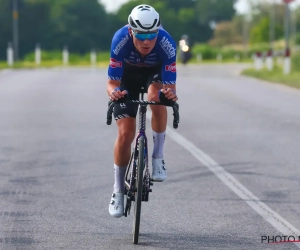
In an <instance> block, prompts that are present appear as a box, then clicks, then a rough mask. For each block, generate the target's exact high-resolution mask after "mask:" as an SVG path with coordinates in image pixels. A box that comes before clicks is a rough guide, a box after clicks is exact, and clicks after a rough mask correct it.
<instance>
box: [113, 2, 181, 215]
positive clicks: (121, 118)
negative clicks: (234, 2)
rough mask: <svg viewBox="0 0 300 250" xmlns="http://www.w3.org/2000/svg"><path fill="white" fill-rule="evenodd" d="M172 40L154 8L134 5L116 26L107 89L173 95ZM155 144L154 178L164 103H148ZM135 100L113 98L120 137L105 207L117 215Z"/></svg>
mask: <svg viewBox="0 0 300 250" xmlns="http://www.w3.org/2000/svg"><path fill="white" fill-rule="evenodd" d="M175 82H176V43H175V42H174V40H173V39H172V38H171V36H170V35H169V33H168V32H167V31H165V30H164V29H163V28H162V26H161V22H160V17H159V14H158V13H157V12H156V10H155V9H154V8H153V7H151V6H149V5H146V4H143V5H138V6H136V7H135V8H134V9H133V10H132V11H131V13H130V15H129V17H128V24H127V25H125V26H124V27H122V28H121V29H119V30H118V31H117V32H116V33H115V35H114V37H113V39H112V44H111V58H110V64H109V67H108V84H107V93H108V96H109V98H110V100H112V101H117V100H119V99H120V98H122V97H124V96H125V95H127V98H129V99H130V100H137V99H139V93H140V92H141V91H142V92H145V93H147V96H148V100H149V101H159V95H162V96H163V97H164V98H166V99H168V100H173V101H177V99H178V98H177V95H176V85H175ZM150 107H151V110H152V120H151V125H152V130H153V141H154V147H153V152H152V179H153V180H154V181H163V180H165V179H166V178H167V172H166V167H165V162H164V158H163V147H164V141H165V135H166V125H167V109H166V107H165V106H162V105H157V106H155V105H150ZM137 110H138V105H137V104H133V103H116V105H115V107H114V118H115V120H116V123H117V127H118V137H117V139H116V142H115V145H114V176H115V182H114V190H113V194H112V198H111V201H110V204H109V213H110V215H111V216H113V217H117V218H118V217H121V216H122V215H123V212H124V190H125V186H124V185H125V183H124V177H125V171H126V167H127V164H128V162H129V160H130V155H131V144H132V142H133V140H134V138H135V132H136V115H137Z"/></svg>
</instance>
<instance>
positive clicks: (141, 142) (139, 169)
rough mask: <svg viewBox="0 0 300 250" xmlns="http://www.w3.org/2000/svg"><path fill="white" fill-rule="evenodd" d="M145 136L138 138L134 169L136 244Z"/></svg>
mask: <svg viewBox="0 0 300 250" xmlns="http://www.w3.org/2000/svg"><path fill="white" fill-rule="evenodd" d="M144 148H145V138H144V137H143V136H141V137H140V138H139V156H138V162H137V170H136V182H135V183H136V192H135V202H134V219H133V243H134V244H138V241H139V232H140V219H141V208H142V194H143V170H144V163H145V162H144V156H145V151H144Z"/></svg>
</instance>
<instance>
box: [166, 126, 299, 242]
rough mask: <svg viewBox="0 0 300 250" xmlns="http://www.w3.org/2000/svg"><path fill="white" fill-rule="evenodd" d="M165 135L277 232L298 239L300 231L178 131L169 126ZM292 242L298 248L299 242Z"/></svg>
mask: <svg viewBox="0 0 300 250" xmlns="http://www.w3.org/2000/svg"><path fill="white" fill-rule="evenodd" d="M167 135H168V136H170V138H171V139H172V140H174V141H176V142H177V143H178V144H179V145H181V146H182V147H184V148H185V149H186V150H188V151H189V152H190V153H191V154H192V155H193V156H194V157H195V158H196V159H197V160H199V161H200V162H201V163H202V164H203V165H204V166H206V167H207V168H208V170H210V171H211V172H213V173H214V174H215V175H216V176H217V177H218V178H219V179H220V180H221V181H222V182H223V183H224V184H225V185H226V186H228V187H229V188H230V189H231V190H232V191H233V192H234V193H236V194H237V195H238V196H239V197H240V198H241V199H242V200H244V201H245V202H246V203H247V204H248V205H249V206H250V207H252V208H253V209H254V210H255V211H256V212H257V213H258V214H260V215H261V216H262V217H263V218H264V219H265V220H266V221H267V222H269V223H270V224H271V225H272V226H273V227H274V228H276V229H277V230H278V231H279V232H281V233H282V234H283V235H293V236H297V239H298V237H299V236H300V231H299V230H298V229H297V228H295V227H294V226H293V225H292V224H290V223H289V222H288V221H286V220H285V219H284V218H282V217H281V216H280V215H279V214H277V213H276V212H275V211H273V210H272V209H271V208H269V207H268V206H267V205H266V204H265V203H263V202H262V201H260V200H259V199H258V198H257V197H256V196H255V195H254V194H252V193H251V192H250V191H249V190H248V189H247V188H246V187H244V186H243V185H242V184H241V183H240V182H239V181H238V180H237V179H235V178H234V177H233V176H232V175H231V174H230V173H228V172H227V171H226V170H225V169H224V168H223V167H221V166H220V165H219V164H218V163H217V162H215V161H214V160H213V159H212V158H210V157H209V156H208V155H207V154H205V153H204V152H203V151H201V150H200V149H199V148H197V147H196V146H195V145H194V144H193V143H191V142H190V141H188V140H187V139H185V138H184V137H183V136H181V135H180V134H179V133H177V132H175V131H174V129H173V128H170V127H169V126H168V127H167ZM294 244H295V245H296V246H297V247H298V248H300V243H294Z"/></svg>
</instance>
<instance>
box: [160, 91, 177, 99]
mask: <svg viewBox="0 0 300 250" xmlns="http://www.w3.org/2000/svg"><path fill="white" fill-rule="evenodd" d="M161 92H162V93H164V95H165V97H166V98H167V99H169V100H172V101H174V102H176V101H177V100H178V97H177V95H176V93H175V91H174V90H173V89H170V88H166V89H161Z"/></svg>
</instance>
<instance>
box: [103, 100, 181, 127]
mask: <svg viewBox="0 0 300 250" xmlns="http://www.w3.org/2000/svg"><path fill="white" fill-rule="evenodd" d="M125 102H127V103H128V102H131V103H137V104H143V105H164V106H167V105H165V104H163V103H161V102H153V101H143V100H128V101H125ZM115 104H116V102H113V101H109V103H108V110H107V116H106V124H107V125H111V122H112V113H113V108H114V106H115ZM171 107H172V108H173V117H174V119H173V128H175V129H177V128H178V124H179V105H178V103H177V102H174V104H173V105H172V106H171Z"/></svg>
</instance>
